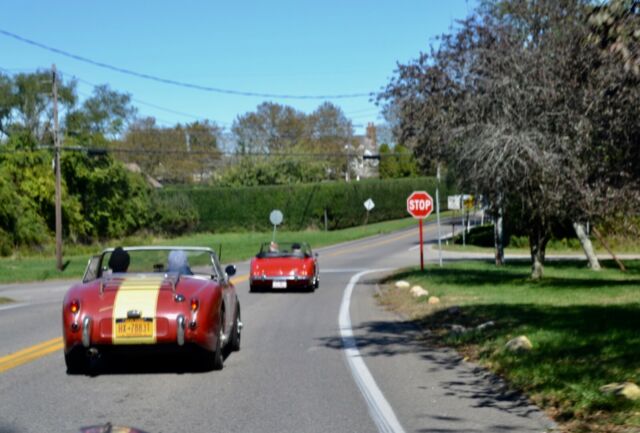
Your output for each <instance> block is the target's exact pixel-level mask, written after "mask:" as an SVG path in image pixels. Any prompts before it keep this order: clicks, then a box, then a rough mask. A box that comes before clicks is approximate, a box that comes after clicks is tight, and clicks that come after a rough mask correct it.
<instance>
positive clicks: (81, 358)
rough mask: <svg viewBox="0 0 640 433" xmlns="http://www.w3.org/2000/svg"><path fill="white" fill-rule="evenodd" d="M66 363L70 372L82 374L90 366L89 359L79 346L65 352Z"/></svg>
mask: <svg viewBox="0 0 640 433" xmlns="http://www.w3.org/2000/svg"><path fill="white" fill-rule="evenodd" d="M64 363H65V364H66V365H67V373H68V374H82V373H85V372H86V371H87V369H88V368H89V359H88V358H87V357H86V356H85V354H84V352H83V351H82V350H80V349H77V348H76V349H72V350H71V351H70V352H69V353H65V354H64Z"/></svg>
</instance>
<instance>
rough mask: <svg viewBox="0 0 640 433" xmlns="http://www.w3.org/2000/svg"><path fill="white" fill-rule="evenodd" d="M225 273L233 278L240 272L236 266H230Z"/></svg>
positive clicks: (225, 269)
mask: <svg viewBox="0 0 640 433" xmlns="http://www.w3.org/2000/svg"><path fill="white" fill-rule="evenodd" d="M224 271H225V272H226V273H227V275H228V276H230V277H233V276H234V275H235V274H236V272H237V271H238V270H237V269H236V267H235V266H234V265H228V266H227V267H226V268H224Z"/></svg>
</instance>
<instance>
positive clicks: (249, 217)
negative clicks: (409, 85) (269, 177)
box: [160, 177, 447, 232]
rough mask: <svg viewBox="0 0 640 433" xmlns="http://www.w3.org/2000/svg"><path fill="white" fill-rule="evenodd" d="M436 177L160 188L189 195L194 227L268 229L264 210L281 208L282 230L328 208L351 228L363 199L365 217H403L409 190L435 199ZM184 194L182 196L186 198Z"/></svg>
mask: <svg viewBox="0 0 640 433" xmlns="http://www.w3.org/2000/svg"><path fill="white" fill-rule="evenodd" d="M435 186H436V180H435V178H431V177H424V178H408V179H387V180H378V179H375V180H373V179H372V180H363V181H359V182H323V183H317V184H303V185H301V184H295V185H283V186H262V187H237V188H216V187H211V188H194V189H177V188H176V189H171V188H167V189H165V190H162V191H160V194H161V195H162V196H165V197H166V198H167V199H169V201H172V200H173V201H174V202H176V203H180V202H183V201H184V199H185V198H186V199H188V201H189V202H191V203H192V204H193V205H194V206H195V208H196V210H197V212H198V216H199V223H198V227H197V229H198V230H201V231H211V232H225V231H237V230H256V231H264V230H269V229H270V228H271V225H270V223H269V213H270V212H271V211H272V210H273V209H280V210H281V211H282V212H283V213H284V222H283V225H282V229H285V230H301V229H306V228H323V227H324V211H325V209H326V211H327V220H328V227H329V229H340V228H346V227H352V226H356V225H360V224H362V223H364V221H365V217H366V210H365V208H364V205H363V203H364V201H365V200H366V199H368V198H371V199H372V200H373V201H374V203H375V208H374V209H373V210H372V211H371V213H370V215H369V219H368V221H369V222H378V221H385V220H390V219H396V218H402V217H405V216H407V211H406V200H407V197H408V195H409V194H410V193H411V192H412V191H414V190H426V191H427V192H429V193H430V194H431V195H432V196H433V197H434V199H435ZM185 196H186V197H185ZM446 198H447V190H446V186H445V185H444V184H442V185H441V191H440V201H441V206H445V207H441V208H442V209H446Z"/></svg>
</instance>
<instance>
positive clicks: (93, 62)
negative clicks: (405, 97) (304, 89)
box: [0, 29, 372, 99]
mask: <svg viewBox="0 0 640 433" xmlns="http://www.w3.org/2000/svg"><path fill="white" fill-rule="evenodd" d="M0 34H3V35H5V36H8V37H10V38H13V39H15V40H18V41H20V42H23V43H25V44H29V45H32V46H34V47H38V48H41V49H43V50H47V51H51V52H53V53H56V54H60V55H62V56H65V57H69V58H71V59H74V60H77V61H80V62H84V63H88V64H91V65H94V66H97V67H99V68H103V69H108V70H111V71H115V72H119V73H121V74H126V75H131V76H134V77H138V78H143V79H145V80H150V81H156V82H159V83H163V84H171V85H174V86H180V87H185V88H189V89H194V90H202V91H205V92H213V93H222V94H226V95H236V96H249V97H259V98H274V99H353V98H365V97H366V98H368V97H370V96H371V95H372V93H344V94H337V95H288V94H278V93H259V92H246V91H241V90H231V89H223V88H220V87H210V86H203V85H200V84H193V83H187V82H184V81H178V80H172V79H169V78H162V77H158V76H155V75H150V74H146V73H142V72H137V71H133V70H131V69H126V68H121V67H119V66H113V65H110V64H108V63H103V62H99V61H97V60H92V59H89V58H88V57H84V56H80V55H78V54H73V53H70V52H68V51H65V50H61V49H59V48H54V47H51V46H49V45H45V44H42V43H40V42H36V41H34V40H31V39H27V38H25V37H23V36H20V35H17V34H15V33H12V32H9V31H7V30H4V29H0Z"/></svg>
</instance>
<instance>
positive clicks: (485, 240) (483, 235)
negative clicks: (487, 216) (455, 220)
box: [453, 224, 509, 247]
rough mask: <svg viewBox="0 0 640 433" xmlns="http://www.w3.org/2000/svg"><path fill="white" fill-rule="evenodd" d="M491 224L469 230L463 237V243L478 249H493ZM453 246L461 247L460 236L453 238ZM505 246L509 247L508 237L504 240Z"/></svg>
mask: <svg viewBox="0 0 640 433" xmlns="http://www.w3.org/2000/svg"><path fill="white" fill-rule="evenodd" d="M493 236H494V235H493V224H489V225H483V226H477V227H473V228H472V229H471V230H469V233H467V234H466V235H465V242H466V243H467V244H469V245H475V246H478V247H493V246H494V238H493ZM453 242H454V243H455V244H459V245H462V234H459V235H457V236H456V237H455V239H454V241H453ZM504 243H505V246H507V245H509V237H508V236H507V237H506V238H505V239H504Z"/></svg>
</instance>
